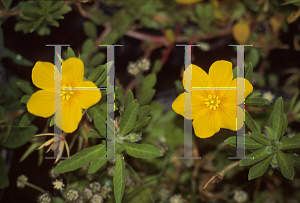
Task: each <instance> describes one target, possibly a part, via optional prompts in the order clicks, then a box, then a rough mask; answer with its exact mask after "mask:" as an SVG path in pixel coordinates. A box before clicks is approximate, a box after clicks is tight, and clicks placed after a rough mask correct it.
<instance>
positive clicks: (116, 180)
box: [113, 154, 126, 203]
mask: <svg viewBox="0 0 300 203" xmlns="http://www.w3.org/2000/svg"><path fill="white" fill-rule="evenodd" d="M116 157H121V159H120V158H118V159H117V160H116V166H115V172H114V177H113V184H114V196H115V200H116V203H121V202H122V197H123V194H124V190H125V180H126V171H125V162H124V157H123V155H122V154H116Z"/></svg>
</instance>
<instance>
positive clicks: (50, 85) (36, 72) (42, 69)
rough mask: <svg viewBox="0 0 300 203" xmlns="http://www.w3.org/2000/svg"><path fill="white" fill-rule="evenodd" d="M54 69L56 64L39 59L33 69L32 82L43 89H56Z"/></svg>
mask: <svg viewBox="0 0 300 203" xmlns="http://www.w3.org/2000/svg"><path fill="white" fill-rule="evenodd" d="M54 69H55V66H54V64H52V63H49V62H41V61H38V62H36V63H35V65H34V67H33V69H32V82H33V84H34V85H35V86H37V87H39V88H41V89H45V90H46V89H48V90H52V91H54V87H55V81H54Z"/></svg>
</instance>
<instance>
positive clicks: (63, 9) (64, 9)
mask: <svg viewBox="0 0 300 203" xmlns="http://www.w3.org/2000/svg"><path fill="white" fill-rule="evenodd" d="M70 11H72V8H71V6H68V5H65V6H63V7H61V9H60V10H58V11H56V12H54V13H52V15H53V16H61V15H64V14H66V13H69V12H70Z"/></svg>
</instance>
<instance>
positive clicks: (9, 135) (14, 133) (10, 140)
mask: <svg viewBox="0 0 300 203" xmlns="http://www.w3.org/2000/svg"><path fill="white" fill-rule="evenodd" d="M19 125H20V121H19V120H18V119H14V120H13V121H12V123H11V124H10V125H8V126H7V127H5V128H4V129H3V130H2V131H1V133H0V141H1V142H0V143H1V145H2V146H3V147H7V148H11V149H15V148H18V147H21V146H22V145H24V144H25V143H26V142H28V141H29V140H30V139H31V136H32V135H35V133H36V132H37V130H38V128H37V127H36V126H34V125H29V126H25V127H15V126H19ZM11 126H14V127H11Z"/></svg>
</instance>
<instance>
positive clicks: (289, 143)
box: [280, 133, 300, 150]
mask: <svg viewBox="0 0 300 203" xmlns="http://www.w3.org/2000/svg"><path fill="white" fill-rule="evenodd" d="M297 148H300V133H298V134H297V135H295V136H294V137H292V138H288V139H284V140H283V139H282V140H281V147H280V150H286V149H297Z"/></svg>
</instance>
